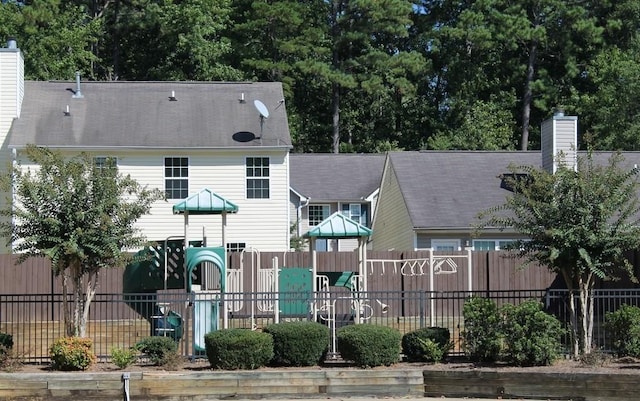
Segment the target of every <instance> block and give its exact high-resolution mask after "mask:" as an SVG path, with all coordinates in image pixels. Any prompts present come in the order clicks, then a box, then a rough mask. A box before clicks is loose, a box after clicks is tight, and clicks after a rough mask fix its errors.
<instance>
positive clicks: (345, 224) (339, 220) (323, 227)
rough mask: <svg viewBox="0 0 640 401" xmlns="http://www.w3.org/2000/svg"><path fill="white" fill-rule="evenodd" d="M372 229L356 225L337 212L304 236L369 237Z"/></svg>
mask: <svg viewBox="0 0 640 401" xmlns="http://www.w3.org/2000/svg"><path fill="white" fill-rule="evenodd" d="M371 233H372V231H371V229H369V228H367V227H365V226H363V225H362V224H360V223H356V222H355V221H353V220H351V219H350V218H348V217H347V216H345V215H343V214H342V213H340V212H335V213H334V214H332V215H331V216H329V217H327V218H326V219H324V220H323V221H322V222H321V223H320V224H318V225H317V226H315V227H314V228H313V229H311V230H309V231H307V233H306V234H304V237H305V238H357V237H368V236H370V235H371Z"/></svg>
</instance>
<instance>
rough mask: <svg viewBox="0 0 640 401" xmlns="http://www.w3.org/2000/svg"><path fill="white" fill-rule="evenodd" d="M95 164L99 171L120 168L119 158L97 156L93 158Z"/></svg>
mask: <svg viewBox="0 0 640 401" xmlns="http://www.w3.org/2000/svg"><path fill="white" fill-rule="evenodd" d="M93 164H94V165H95V166H96V167H97V168H98V169H99V170H102V169H105V168H114V167H116V168H117V166H118V158H117V157H108V156H96V157H94V158H93Z"/></svg>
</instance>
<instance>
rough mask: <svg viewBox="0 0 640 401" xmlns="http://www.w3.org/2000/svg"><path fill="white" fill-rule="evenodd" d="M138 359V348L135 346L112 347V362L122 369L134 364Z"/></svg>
mask: <svg viewBox="0 0 640 401" xmlns="http://www.w3.org/2000/svg"><path fill="white" fill-rule="evenodd" d="M137 359H138V350H137V349H135V348H128V349H125V348H112V349H111V362H113V364H114V365H116V366H117V367H119V368H120V369H124V368H126V367H127V366H129V365H131V364H133V363H135V362H136V360H137Z"/></svg>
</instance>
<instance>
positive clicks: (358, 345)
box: [336, 324, 402, 367]
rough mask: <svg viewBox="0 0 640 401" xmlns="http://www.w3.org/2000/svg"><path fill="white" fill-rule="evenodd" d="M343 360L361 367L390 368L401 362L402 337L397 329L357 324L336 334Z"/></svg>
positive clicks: (341, 329)
mask: <svg viewBox="0 0 640 401" xmlns="http://www.w3.org/2000/svg"><path fill="white" fill-rule="evenodd" d="M336 337H337V342H338V351H339V352H340V355H341V356H342V358H344V359H345V360H348V361H352V362H353V363H355V364H356V365H358V366H361V367H374V366H382V365H384V366H389V365H392V364H394V363H397V362H398V361H399V360H400V342H401V341H402V335H401V334H400V332H399V331H398V330H396V329H393V328H390V327H386V326H374V325H370V324H355V325H350V326H345V327H342V328H340V329H339V330H338V331H337V332H336Z"/></svg>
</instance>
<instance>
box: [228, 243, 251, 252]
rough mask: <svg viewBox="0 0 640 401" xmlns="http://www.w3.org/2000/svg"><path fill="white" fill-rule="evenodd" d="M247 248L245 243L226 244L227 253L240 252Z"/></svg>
mask: <svg viewBox="0 0 640 401" xmlns="http://www.w3.org/2000/svg"><path fill="white" fill-rule="evenodd" d="M246 247H247V244H246V242H228V243H227V252H240V251H242V250H244V249H245V248H246Z"/></svg>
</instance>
